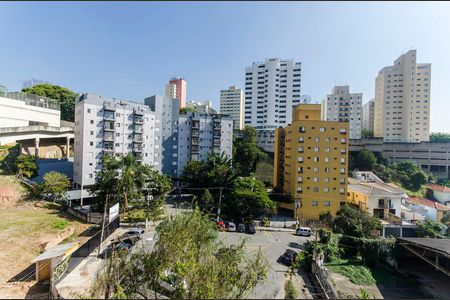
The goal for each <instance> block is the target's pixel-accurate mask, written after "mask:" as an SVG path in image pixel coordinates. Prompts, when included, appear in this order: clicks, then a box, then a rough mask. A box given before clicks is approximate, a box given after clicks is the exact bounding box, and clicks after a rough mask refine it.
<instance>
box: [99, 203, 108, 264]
mask: <svg viewBox="0 0 450 300" xmlns="http://www.w3.org/2000/svg"><path fill="white" fill-rule="evenodd" d="M108 200H109V194H108V195H106V202H105V209H104V211H103V220H102V233H101V234H100V245H98V255H97V256H100V253H101V250H102V243H103V233H104V231H105V220H106V208H107V207H108Z"/></svg>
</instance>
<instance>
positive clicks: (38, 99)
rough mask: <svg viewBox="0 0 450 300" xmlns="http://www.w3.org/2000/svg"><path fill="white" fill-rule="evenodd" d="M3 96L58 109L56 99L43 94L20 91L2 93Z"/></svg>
mask: <svg viewBox="0 0 450 300" xmlns="http://www.w3.org/2000/svg"><path fill="white" fill-rule="evenodd" d="M4 97H5V98H10V99H15V100H20V101H24V102H25V104H27V105H31V106H37V107H42V108H48V109H54V110H60V108H59V101H58V100H55V99H50V98H47V97H43V96H38V95H33V94H27V93H22V92H15V93H7V94H6V95H4Z"/></svg>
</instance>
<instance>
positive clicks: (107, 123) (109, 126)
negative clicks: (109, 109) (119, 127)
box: [103, 121, 115, 131]
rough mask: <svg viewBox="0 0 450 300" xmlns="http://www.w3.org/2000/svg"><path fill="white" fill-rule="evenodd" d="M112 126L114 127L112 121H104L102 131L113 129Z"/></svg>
mask: <svg viewBox="0 0 450 300" xmlns="http://www.w3.org/2000/svg"><path fill="white" fill-rule="evenodd" d="M114 128H115V126H114V122H111V121H105V122H104V123H103V130H104V131H114Z"/></svg>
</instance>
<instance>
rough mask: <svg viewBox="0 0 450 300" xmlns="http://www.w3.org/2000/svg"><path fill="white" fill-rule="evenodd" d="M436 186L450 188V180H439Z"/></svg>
mask: <svg viewBox="0 0 450 300" xmlns="http://www.w3.org/2000/svg"><path fill="white" fill-rule="evenodd" d="M436 184H438V185H442V186H445V187H450V180H448V179H447V178H438V180H437V181H436Z"/></svg>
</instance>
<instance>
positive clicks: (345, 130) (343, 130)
mask: <svg viewBox="0 0 450 300" xmlns="http://www.w3.org/2000/svg"><path fill="white" fill-rule="evenodd" d="M339 132H340V133H347V129H345V128H341V129H339Z"/></svg>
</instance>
